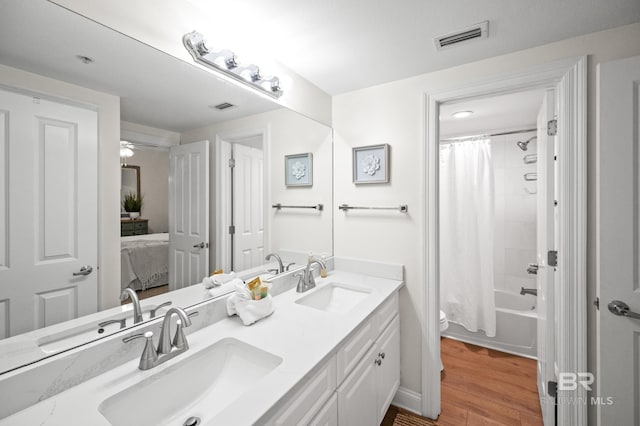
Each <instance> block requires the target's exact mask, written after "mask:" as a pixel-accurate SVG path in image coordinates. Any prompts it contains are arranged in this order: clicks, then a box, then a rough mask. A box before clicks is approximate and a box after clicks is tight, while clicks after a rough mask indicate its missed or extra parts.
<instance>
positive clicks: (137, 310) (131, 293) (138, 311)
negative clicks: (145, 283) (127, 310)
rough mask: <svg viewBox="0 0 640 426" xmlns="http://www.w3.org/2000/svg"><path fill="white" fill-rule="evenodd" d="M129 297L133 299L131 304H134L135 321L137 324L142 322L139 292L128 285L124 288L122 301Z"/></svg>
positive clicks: (121, 296)
mask: <svg viewBox="0 0 640 426" xmlns="http://www.w3.org/2000/svg"><path fill="white" fill-rule="evenodd" d="M127 297H128V298H129V299H131V304H132V305H133V323H134V324H137V323H139V322H142V309H141V308H140V299H138V294H137V293H136V292H135V291H134V290H133V289H131V288H129V287H127V288H125V289H124V290H122V294H121V295H120V301H121V302H124V301H125V300H127Z"/></svg>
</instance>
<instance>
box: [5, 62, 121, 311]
mask: <svg viewBox="0 0 640 426" xmlns="http://www.w3.org/2000/svg"><path fill="white" fill-rule="evenodd" d="M0 85H3V86H8V87H12V88H17V89H21V90H24V91H28V92H35V93H38V94H41V95H42V96H50V97H53V98H56V99H65V100H68V101H71V102H74V103H82V104H85V105H90V106H93V107H95V108H96V110H97V111H98V156H99V159H98V168H99V170H98V182H99V183H98V185H99V189H98V191H99V195H98V204H99V205H98V235H97V241H98V244H99V252H98V256H99V263H100V264H99V269H98V280H99V287H98V297H99V309H106V308H111V307H113V306H116V305H117V304H118V303H119V302H118V298H119V296H120V207H119V206H120V161H119V158H120V152H119V150H120V98H119V97H117V96H113V95H109V94H106V93H102V92H97V91H95V90H90V89H86V88H84V87H80V86H76V85H73V84H68V83H65V82H62V81H59V80H54V79H51V78H48V77H43V76H40V75H37V74H32V73H28V72H25V71H22V70H18V69H15V68H10V67H7V66H4V65H0Z"/></svg>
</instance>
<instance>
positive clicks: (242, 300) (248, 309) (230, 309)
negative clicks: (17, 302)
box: [227, 289, 274, 325]
mask: <svg viewBox="0 0 640 426" xmlns="http://www.w3.org/2000/svg"><path fill="white" fill-rule="evenodd" d="M273 311H274V307H273V298H272V297H271V295H270V294H269V295H267V297H265V298H264V299H260V300H251V296H250V294H249V292H248V291H246V290H244V289H243V290H241V291H239V292H236V294H232V295H231V296H229V298H228V299H227V314H228V315H229V316H232V315H236V314H237V315H238V316H239V317H240V319H241V320H242V323H243V324H244V325H251V324H253V323H254V322H256V321H259V320H261V319H262V318H264V317H268V316H269V315H271V314H272V313H273Z"/></svg>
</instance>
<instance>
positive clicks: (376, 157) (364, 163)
mask: <svg viewBox="0 0 640 426" xmlns="http://www.w3.org/2000/svg"><path fill="white" fill-rule="evenodd" d="M387 182H389V144H386V143H385V144H381V145H370V146H361V147H357V148H353V183H355V184H361V183H387Z"/></svg>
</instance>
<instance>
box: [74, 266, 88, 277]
mask: <svg viewBox="0 0 640 426" xmlns="http://www.w3.org/2000/svg"><path fill="white" fill-rule="evenodd" d="M92 272H93V268H92V267H91V265H84V266H83V267H81V268H80V270H79V271H78V272H74V273H73V276H74V277H77V276H78V275H89V274H90V273H92Z"/></svg>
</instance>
